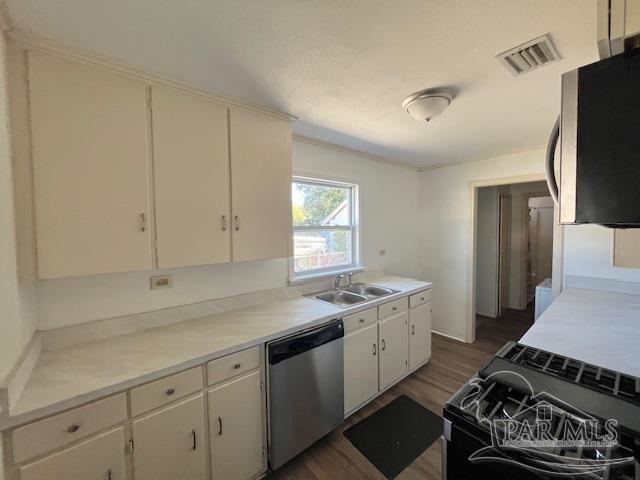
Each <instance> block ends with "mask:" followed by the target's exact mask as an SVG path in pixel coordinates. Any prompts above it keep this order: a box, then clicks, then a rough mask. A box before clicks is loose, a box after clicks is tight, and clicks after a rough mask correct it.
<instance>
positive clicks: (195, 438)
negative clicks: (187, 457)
mask: <svg viewBox="0 0 640 480" xmlns="http://www.w3.org/2000/svg"><path fill="white" fill-rule="evenodd" d="M191 438H192V439H193V444H192V445H191V450H193V451H194V452H195V451H196V450H197V449H198V435H197V434H196V429H195V428H194V429H193V430H191Z"/></svg>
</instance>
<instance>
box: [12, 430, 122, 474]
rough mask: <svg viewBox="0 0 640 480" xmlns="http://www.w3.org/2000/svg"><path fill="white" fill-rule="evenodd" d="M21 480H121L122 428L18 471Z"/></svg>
mask: <svg viewBox="0 0 640 480" xmlns="http://www.w3.org/2000/svg"><path fill="white" fill-rule="evenodd" d="M18 471H19V476H20V480H52V479H55V480H122V479H124V478H125V466H124V429H123V428H122V427H120V428H118V429H116V430H112V431H110V432H107V433H103V434H102V435H98V436H97V437H94V438H92V439H90V440H86V441H84V442H81V443H79V444H77V445H75V446H74V447H71V448H68V449H66V450H62V451H61V452H58V453H54V454H53V455H49V456H48V457H44V458H42V459H41V460H38V461H36V462H33V463H29V464H27V465H25V466H23V467H20V468H19V470H18Z"/></svg>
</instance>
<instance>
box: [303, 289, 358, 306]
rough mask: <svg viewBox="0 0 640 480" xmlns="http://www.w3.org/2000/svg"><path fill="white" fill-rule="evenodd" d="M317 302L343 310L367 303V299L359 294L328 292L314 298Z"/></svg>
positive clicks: (342, 291)
mask: <svg viewBox="0 0 640 480" xmlns="http://www.w3.org/2000/svg"><path fill="white" fill-rule="evenodd" d="M313 298H315V299H316V300H320V301H321V302H326V303H330V304H332V305H336V306H338V307H341V308H345V307H348V306H349V305H355V304H356V303H362V302H366V301H367V297H365V296H363V295H358V294H357V293H352V292H346V291H344V290H329V291H328V292H324V293H318V294H316V295H314V296H313Z"/></svg>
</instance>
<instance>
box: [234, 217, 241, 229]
mask: <svg viewBox="0 0 640 480" xmlns="http://www.w3.org/2000/svg"><path fill="white" fill-rule="evenodd" d="M233 222H234V224H235V229H236V232H237V231H238V230H240V219H239V218H238V215H234V216H233Z"/></svg>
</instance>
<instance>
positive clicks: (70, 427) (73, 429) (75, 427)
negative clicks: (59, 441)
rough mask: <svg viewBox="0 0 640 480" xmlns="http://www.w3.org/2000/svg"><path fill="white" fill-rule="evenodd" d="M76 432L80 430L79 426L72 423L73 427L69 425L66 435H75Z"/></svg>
mask: <svg viewBox="0 0 640 480" xmlns="http://www.w3.org/2000/svg"><path fill="white" fill-rule="evenodd" d="M78 430H80V425H78V424H77V423H74V424H73V425H70V426H69V428H67V433H76V432H77V431H78Z"/></svg>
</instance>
